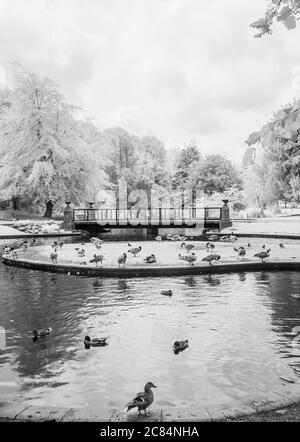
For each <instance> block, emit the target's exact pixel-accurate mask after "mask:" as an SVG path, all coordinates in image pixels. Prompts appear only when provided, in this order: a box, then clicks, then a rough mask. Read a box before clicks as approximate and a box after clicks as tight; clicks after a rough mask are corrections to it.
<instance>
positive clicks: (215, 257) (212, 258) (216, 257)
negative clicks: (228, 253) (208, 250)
mask: <svg viewBox="0 0 300 442" xmlns="http://www.w3.org/2000/svg"><path fill="white" fill-rule="evenodd" d="M220 259H221V256H220V255H217V254H214V253H213V254H212V255H207V256H205V257H204V258H202V261H206V262H208V263H209V265H212V262H213V261H219V260H220Z"/></svg>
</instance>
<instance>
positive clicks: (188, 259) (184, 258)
mask: <svg viewBox="0 0 300 442" xmlns="http://www.w3.org/2000/svg"><path fill="white" fill-rule="evenodd" d="M178 258H179V259H181V260H182V261H186V262H188V263H190V265H191V266H193V265H194V262H195V261H196V260H197V256H196V255H195V253H191V254H190V255H181V254H180V253H179V255H178Z"/></svg>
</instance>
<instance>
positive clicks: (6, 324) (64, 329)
mask: <svg viewBox="0 0 300 442" xmlns="http://www.w3.org/2000/svg"><path fill="white" fill-rule="evenodd" d="M45 242H46V241H45ZM4 243H5V244H7V243H8V241H1V242H0V247H2V245H3V244H4ZM168 289H171V290H172V291H173V296H172V297H171V298H169V297H165V296H162V295H161V294H160V292H161V290H168ZM291 293H300V273H297V272H277V273H275V272H256V273H247V274H246V273H239V274H218V275H210V276H209V275H199V276H186V277H169V278H149V279H148V278H140V279H139V278H135V279H126V280H125V279H124V280H122V279H99V278H98V279H97V278H85V277H78V276H68V275H61V274H50V273H45V272H39V271H31V270H25V269H19V268H14V267H8V266H5V265H3V264H0V326H1V327H3V328H4V329H5V332H6V347H5V348H3V347H2V349H1V350H0V381H1V382H0V399H1V400H18V401H20V402H23V403H27V404H30V405H44V406H45V405H48V406H65V407H85V406H89V407H90V408H92V409H94V410H95V411H96V412H97V413H99V414H101V413H104V414H105V413H109V412H110V410H112V409H113V408H123V406H124V405H125V404H126V403H127V402H128V400H129V399H131V397H132V396H133V395H134V394H135V393H136V392H138V391H140V390H141V389H142V388H143V386H144V384H145V383H146V382H147V381H152V382H154V383H155V384H156V385H157V386H158V388H157V390H155V391H154V393H155V404H154V405H156V406H157V407H159V406H162V407H164V406H170V407H171V406H177V407H181V408H183V407H186V408H192V407H195V406H197V405H209V404H217V403H224V402H232V401H238V400H243V399H245V398H247V397H248V396H250V395H251V396H253V395H267V394H268V392H270V391H274V390H275V389H277V390H278V389H284V388H285V386H287V387H289V388H291V387H292V384H295V383H297V384H299V383H300V351H299V348H300V345H298V344H297V342H299V341H297V339H298V338H297V337H296V336H295V335H292V334H291V332H292V329H293V328H294V327H296V326H300V301H299V300H296V299H294V298H292V297H291V296H290V294H291ZM49 326H50V327H52V328H53V333H52V334H51V335H49V336H47V337H45V338H43V339H40V340H38V341H37V342H33V340H32V338H31V333H32V330H33V329H35V328H45V327H49ZM87 334H88V335H90V336H91V337H102V336H106V337H108V343H109V345H108V346H107V347H100V348H90V349H89V350H86V349H85V347H84V345H83V339H84V337H85V335H87ZM2 337H3V336H2ZM182 339H189V348H188V349H186V350H185V351H184V352H182V353H180V354H178V355H175V354H174V353H173V352H172V345H173V343H174V341H175V340H182ZM296 341H297V342H296Z"/></svg>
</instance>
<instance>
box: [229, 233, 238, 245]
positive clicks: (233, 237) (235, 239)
mask: <svg viewBox="0 0 300 442" xmlns="http://www.w3.org/2000/svg"><path fill="white" fill-rule="evenodd" d="M229 239H230V241H231V242H233V243H234V242H236V241H237V240H238V237H237V236H235V235H234V234H233V233H232V234H231V235H230V237H229Z"/></svg>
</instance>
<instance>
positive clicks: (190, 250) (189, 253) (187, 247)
mask: <svg viewBox="0 0 300 442" xmlns="http://www.w3.org/2000/svg"><path fill="white" fill-rule="evenodd" d="M189 239H190V240H191V239H193V237H190V238H189ZM155 240H156V241H158V242H160V243H162V242H164V241H179V242H181V249H182V253H179V254H178V259H180V260H181V261H185V262H187V263H188V264H189V265H190V266H193V265H194V263H195V262H196V261H197V259H198V257H197V256H196V253H195V251H194V249H195V245H194V244H192V243H188V242H187V240H188V238H187V237H185V236H182V235H177V234H168V235H167V234H165V235H160V236H157V237H156V238H155ZM207 240H208V242H207V243H206V244H205V248H206V251H207V253H208V255H207V256H204V257H203V258H202V259H201V261H203V262H208V264H209V265H212V264H213V262H217V261H219V260H220V259H221V255H220V254H218V253H214V252H215V248H216V245H215V242H216V241H218V242H229V243H231V244H232V245H233V250H234V251H235V252H236V253H237V259H238V260H240V259H242V260H243V259H244V258H245V256H246V255H247V249H250V248H251V244H250V243H248V245H247V246H246V247H244V246H239V247H235V246H234V244H235V242H236V241H237V240H238V238H237V236H235V235H234V234H233V233H231V234H227V235H223V236H219V235H218V234H216V233H210V234H207ZM90 243H92V244H93V245H94V246H95V249H96V253H94V254H93V256H92V258H91V259H90V260H89V263H90V264H95V265H96V267H98V266H99V264H100V265H102V264H103V261H105V260H106V258H105V257H104V255H103V254H100V253H99V252H98V253H97V250H100V249H101V248H102V246H103V244H104V241H103V240H102V239H100V238H97V237H92V238H91V239H90ZM35 245H38V241H37V240H36V239H32V240H30V241H27V240H26V241H23V242H16V243H14V244H11V245H9V246H8V245H7V246H4V255H6V256H9V257H11V258H13V259H18V251H19V250H25V251H26V250H27V249H28V247H32V246H35ZM64 245H65V243H64V242H63V241H53V242H52V244H51V249H52V250H51V253H50V256H49V257H50V259H51V261H52V263H53V264H57V263H58V257H59V251H60V250H61V249H63V247H64ZM86 245H87V243H85V242H82V243H81V246H80V247H79V246H78V247H75V248H74V250H75V252H76V253H77V256H78V257H79V258H83V260H82V261H81V262H80V265H88V263H87V261H86V260H84V258H85V257H86ZM128 247H129V249H128V250H127V251H126V252H125V251H124V252H123V253H122V254H121V255H120V256H119V257H118V258H117V264H118V266H119V267H125V265H126V262H127V259H128V256H129V255H132V256H133V257H134V258H135V257H137V256H138V255H139V254H140V253H141V251H142V246H138V247H133V246H132V245H131V244H128ZM279 247H280V248H285V245H284V244H283V243H280V244H279ZM270 252H271V249H270V248H268V249H266V246H265V245H262V250H261V251H260V252H258V253H255V254H254V255H253V256H254V257H255V258H258V259H260V260H261V261H262V262H264V260H265V259H266V258H269V257H270ZM144 262H145V263H146V264H155V263H157V258H156V256H155V254H153V253H152V254H151V255H148V256H145V258H144Z"/></svg>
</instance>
